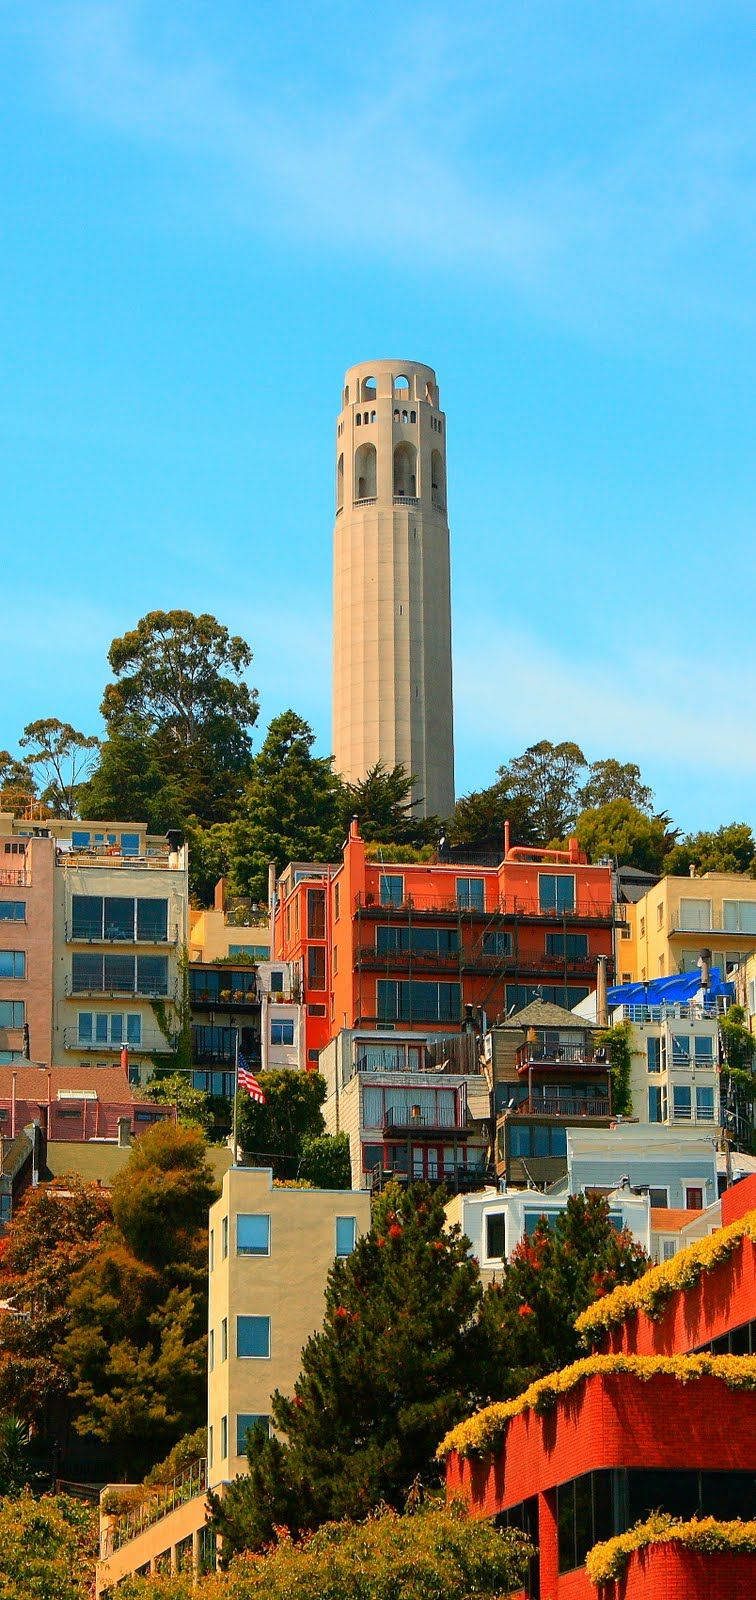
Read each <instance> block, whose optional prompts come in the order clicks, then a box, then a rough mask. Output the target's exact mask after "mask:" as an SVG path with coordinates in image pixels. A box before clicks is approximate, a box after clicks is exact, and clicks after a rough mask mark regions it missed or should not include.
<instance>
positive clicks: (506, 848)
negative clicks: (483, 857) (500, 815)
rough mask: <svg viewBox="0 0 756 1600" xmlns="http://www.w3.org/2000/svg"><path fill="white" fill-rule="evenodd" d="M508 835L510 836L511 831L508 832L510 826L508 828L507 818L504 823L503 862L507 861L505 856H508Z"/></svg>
mask: <svg viewBox="0 0 756 1600" xmlns="http://www.w3.org/2000/svg"><path fill="white" fill-rule="evenodd" d="M510 835H511V830H510V826H509V818H508V817H507V820H506V822H505V823H504V860H505V861H506V859H507V856H508V855H509V845H510Z"/></svg>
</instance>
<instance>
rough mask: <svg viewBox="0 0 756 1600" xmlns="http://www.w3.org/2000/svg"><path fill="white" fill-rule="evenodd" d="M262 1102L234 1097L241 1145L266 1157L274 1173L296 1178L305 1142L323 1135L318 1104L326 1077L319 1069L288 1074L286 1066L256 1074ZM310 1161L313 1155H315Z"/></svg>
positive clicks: (323, 1095)
mask: <svg viewBox="0 0 756 1600" xmlns="http://www.w3.org/2000/svg"><path fill="white" fill-rule="evenodd" d="M257 1079H258V1082H259V1084H260V1087H261V1089H262V1090H263V1092H264V1094H265V1104H264V1105H260V1104H259V1102H258V1101H256V1100H251V1099H250V1097H249V1095H248V1094H245V1093H243V1092H242V1093H240V1094H239V1097H238V1114H237V1124H238V1127H237V1133H238V1140H239V1144H240V1145H241V1147H242V1149H243V1150H245V1151H247V1152H248V1153H249V1154H250V1155H256V1156H264V1157H265V1158H266V1162H267V1161H268V1158H269V1162H270V1165H271V1167H272V1168H273V1171H274V1173H275V1175H276V1177H279V1178H296V1177H298V1176H305V1174H304V1173H302V1172H301V1170H300V1167H301V1161H302V1156H303V1150H304V1147H305V1143H306V1141H307V1140H308V1139H315V1138H319V1137H321V1136H323V1135H324V1134H325V1123H324V1121H323V1115H322V1112H321V1109H320V1108H321V1106H322V1104H323V1101H324V1100H325V1096H326V1085H325V1079H324V1078H322V1077H321V1076H320V1073H319V1072H292V1071H291V1070H289V1069H287V1068H286V1067H283V1068H269V1070H268V1071H267V1072H258V1074H257ZM312 1159H313V1164H315V1160H316V1158H315V1157H314V1156H313V1158H312Z"/></svg>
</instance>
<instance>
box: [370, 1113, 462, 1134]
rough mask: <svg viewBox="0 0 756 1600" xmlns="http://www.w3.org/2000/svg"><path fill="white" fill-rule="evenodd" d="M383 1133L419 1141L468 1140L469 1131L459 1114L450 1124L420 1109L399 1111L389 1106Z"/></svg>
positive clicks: (385, 1114) (384, 1119) (384, 1118)
mask: <svg viewBox="0 0 756 1600" xmlns="http://www.w3.org/2000/svg"><path fill="white" fill-rule="evenodd" d="M383 1132H384V1134H386V1135H387V1136H391V1135H392V1134H396V1135H401V1136H402V1137H404V1136H407V1137H410V1138H418V1139H450V1138H454V1139H466V1138H467V1136H468V1132H469V1129H468V1128H467V1127H466V1126H465V1124H464V1122H462V1121H461V1120H460V1116H459V1113H458V1112H457V1113H456V1114H455V1118H454V1120H453V1121H452V1122H449V1121H448V1120H447V1121H443V1120H442V1119H441V1118H440V1117H439V1116H438V1115H437V1114H434V1113H433V1112H431V1111H422V1110H421V1109H420V1107H417V1108H415V1107H410V1108H409V1110H408V1111H397V1110H396V1109H395V1108H394V1107H391V1106H389V1108H388V1110H387V1111H386V1112H385V1113H384V1117H383Z"/></svg>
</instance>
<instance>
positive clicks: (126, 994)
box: [65, 976, 178, 1005]
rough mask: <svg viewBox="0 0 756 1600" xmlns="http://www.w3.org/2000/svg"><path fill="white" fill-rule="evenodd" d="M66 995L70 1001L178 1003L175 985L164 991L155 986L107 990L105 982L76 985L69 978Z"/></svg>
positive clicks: (133, 986)
mask: <svg viewBox="0 0 756 1600" xmlns="http://www.w3.org/2000/svg"><path fill="white" fill-rule="evenodd" d="M65 993H66V998H67V999H68V1000H85V999H87V998H90V997H96V998H99V999H103V1000H165V1001H166V1002H167V1003H168V1004H169V1005H170V1004H174V1005H175V1004H177V1002H178V988H177V986H176V985H175V984H173V985H172V986H171V985H170V984H166V986H165V988H162V989H161V988H158V987H157V986H155V985H148V986H145V985H141V986H139V985H136V986H135V985H134V984H132V985H131V987H130V988H129V987H122V988H119V987H118V985H111V986H110V987H109V988H106V987H105V982H104V980H103V981H102V982H101V983H90V984H87V983H76V984H75V983H74V981H73V978H71V977H69V976H67V977H66V981H65Z"/></svg>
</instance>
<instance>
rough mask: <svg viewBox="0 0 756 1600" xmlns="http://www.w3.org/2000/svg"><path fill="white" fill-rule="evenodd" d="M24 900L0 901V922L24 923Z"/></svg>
mask: <svg viewBox="0 0 756 1600" xmlns="http://www.w3.org/2000/svg"><path fill="white" fill-rule="evenodd" d="M25 921H26V901H25V900H0V922H25Z"/></svg>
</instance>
